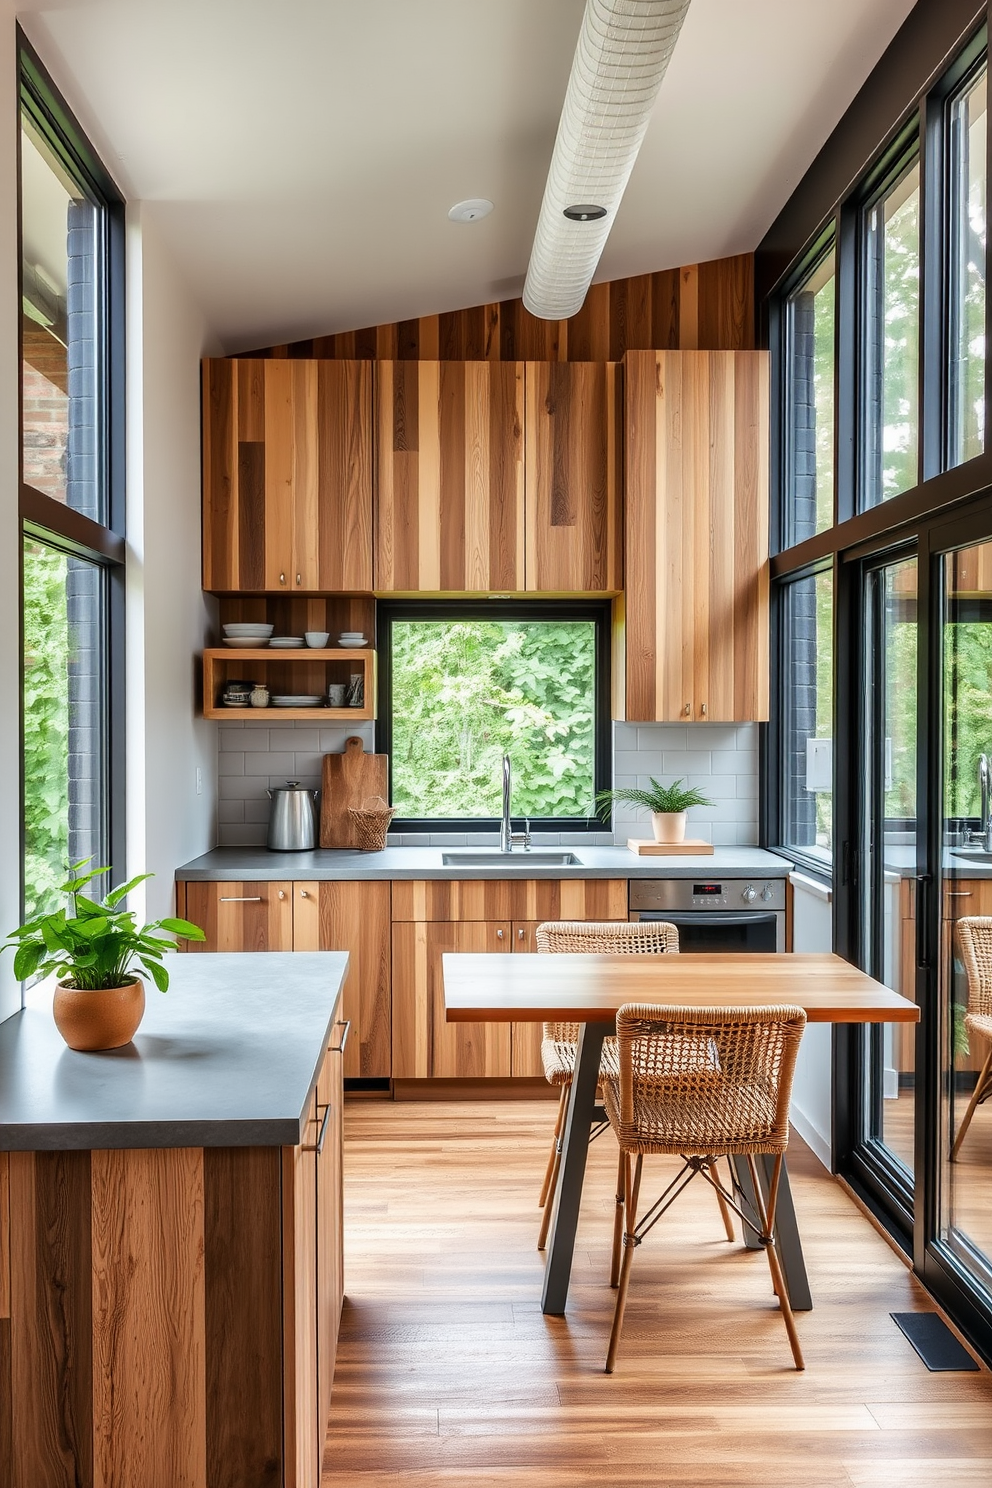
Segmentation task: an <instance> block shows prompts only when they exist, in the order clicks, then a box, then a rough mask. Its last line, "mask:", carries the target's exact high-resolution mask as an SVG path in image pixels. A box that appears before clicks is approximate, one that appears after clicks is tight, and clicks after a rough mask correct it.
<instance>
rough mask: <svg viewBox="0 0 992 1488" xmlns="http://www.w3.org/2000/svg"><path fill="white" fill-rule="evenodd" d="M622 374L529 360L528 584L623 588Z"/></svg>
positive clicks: (604, 367)
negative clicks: (620, 398)
mask: <svg viewBox="0 0 992 1488" xmlns="http://www.w3.org/2000/svg"><path fill="white" fill-rule="evenodd" d="M620 382H621V379H620V375H619V370H618V367H617V364H616V363H614V362H528V363H527V368H526V418H525V424H524V428H525V439H524V444H525V450H526V467H527V470H526V529H527V570H526V573H527V588H528V589H529V590H535V591H541V592H544V593H566V594H585V593H601V592H604V591H609V590H617V589H621V588H622V587H623V537H622V530H623V529H622V518H621V490H620V484H621V483H620V471H621V455H620V440H621V437H622V420H621V414H620V404H619V394H620Z"/></svg>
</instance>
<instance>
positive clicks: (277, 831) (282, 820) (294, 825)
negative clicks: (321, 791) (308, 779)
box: [266, 780, 317, 852]
mask: <svg viewBox="0 0 992 1488" xmlns="http://www.w3.org/2000/svg"><path fill="white" fill-rule="evenodd" d="M268 797H269V800H270V801H271V802H272V806H271V808H270V810H269V835H268V839H267V840H266V847H268V848H269V849H270V850H271V851H272V852H308V851H309V850H310V849H311V848H312V847H316V846H317V792H316V791H315V790H304V788H303V787H302V786H301V785H300V782H299V781H298V780H287V781H286V784H285V785H277V786H276V787H275V789H274V790H270V791H269V792H268Z"/></svg>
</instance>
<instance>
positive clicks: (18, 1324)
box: [0, 952, 348, 1488]
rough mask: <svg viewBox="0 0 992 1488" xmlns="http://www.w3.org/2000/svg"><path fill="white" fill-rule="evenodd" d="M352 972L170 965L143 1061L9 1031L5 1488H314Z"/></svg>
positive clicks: (3, 1107)
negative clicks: (136, 1487) (344, 1004)
mask: <svg viewBox="0 0 992 1488" xmlns="http://www.w3.org/2000/svg"><path fill="white" fill-rule="evenodd" d="M347 964H348V958H347V955H346V954H343V953H335V952H324V953H316V954H303V955H280V954H276V955H272V956H266V957H255V956H249V955H239V954H222V955H216V956H209V957H193V956H176V957H174V958H170V962H169V969H170V972H171V974H172V985H171V987H170V990H169V992H168V994H167V995H166V996H164V997H163V996H161V995H160V994H158V993H157V992H155V991H154V990H152V991H150V992H149V993H148V1008H147V1012H146V1014H145V1018H144V1021H143V1023H142V1026H141V1028H140V1030H139V1032H138V1033H137V1034H136V1036H135V1038H134V1041H133V1043H131V1044H129V1045H126V1046H125V1047H124V1048H122V1049H116V1050H112V1051H109V1052H107V1053H102V1054H82V1053H78V1052H75V1051H73V1050H71V1049H68V1048H66V1046H65V1045H64V1044H63V1043H62V1040H61V1038H60V1036H59V1034H58V1032H57V1030H56V1029H55V1026H54V1024H53V1023H52V1019H51V1006H50V1004H51V992H50V989H48V990H46V989H39V990H38V991H36V992H35V993H33V994H31V995H30V996H29V999H28V1005H27V1006H26V1007H25V1008H24V1010H23V1011H22V1012H20V1013H18V1014H16V1015H15V1016H14V1017H13V1018H10V1019H8V1020H7V1022H5V1023H3V1024H2V1025H0V1481H3V1482H5V1483H9V1484H11V1485H12V1488H55V1485H58V1488H63V1485H66V1488H68V1485H77V1484H85V1485H97V1484H99V1485H110V1484H114V1485H121V1488H123V1485H132V1484H139V1483H140V1484H141V1485H142V1488H208V1485H209V1488H219V1485H231V1488H233V1485H235V1484H238V1485H239V1488H249V1485H255V1484H258V1485H261V1484H266V1485H273V1488H275V1485H281V1488H290V1485H291V1488H315V1485H316V1484H317V1483H318V1482H319V1477H320V1459H321V1455H322V1449H323V1439H324V1427H325V1423H326V1420H327V1410H328V1405H329V1400H330V1385H331V1378H332V1374H333V1367H334V1350H335V1346H336V1341H337V1329H338V1321H339V1317H340V1309H341V1301H342V1296H343V1285H342V1282H343V1278H342V1213H341V1162H342V1158H341V1106H342V1062H341V1058H340V1054H341V1050H342V1047H343V1042H344V1040H343V1038H339V1037H338V1036H337V1035H338V1034H339V1033H343V1032H344V1029H343V1027H339V1026H338V1025H337V1021H336V1020H337V1019H338V1014H339V1008H340V999H341V988H342V985H343V982H344V978H345V974H346V971H347Z"/></svg>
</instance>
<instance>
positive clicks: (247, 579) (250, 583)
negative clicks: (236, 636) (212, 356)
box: [207, 360, 265, 589]
mask: <svg viewBox="0 0 992 1488" xmlns="http://www.w3.org/2000/svg"><path fill="white" fill-rule="evenodd" d="M237 440H238V460H237V479H238V484H237V508H238V547H237V567H236V586H237V587H239V588H242V589H263V588H264V587H265V363H264V362H262V361H257V360H252V361H244V362H241V363H239V365H238V385H237ZM207 489H208V490H209V487H208V488H207Z"/></svg>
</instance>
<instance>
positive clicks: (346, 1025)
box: [327, 1018, 351, 1054]
mask: <svg viewBox="0 0 992 1488" xmlns="http://www.w3.org/2000/svg"><path fill="white" fill-rule="evenodd" d="M334 1027H335V1028H340V1029H341V1038H340V1040H339V1041H338V1043H336V1044H328V1046H327V1052H328V1054H343V1053H344V1046H345V1044H346V1043H347V1042H348V1035H349V1033H350V1032H351V1019H350V1018H346V1019H345V1020H344V1021H343V1022H342V1021H341V1019H338V1021H337V1023H335V1025H334Z"/></svg>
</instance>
